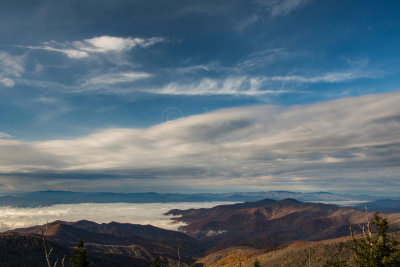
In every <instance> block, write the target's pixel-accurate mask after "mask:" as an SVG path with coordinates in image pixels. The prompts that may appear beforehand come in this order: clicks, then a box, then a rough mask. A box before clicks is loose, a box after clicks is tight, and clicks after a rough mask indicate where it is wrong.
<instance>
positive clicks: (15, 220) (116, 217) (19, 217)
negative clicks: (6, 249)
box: [0, 202, 232, 232]
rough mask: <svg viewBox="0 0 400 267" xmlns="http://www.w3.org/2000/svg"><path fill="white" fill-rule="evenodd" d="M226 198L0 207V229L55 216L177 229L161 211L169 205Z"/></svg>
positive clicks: (38, 222) (176, 206)
mask: <svg viewBox="0 0 400 267" xmlns="http://www.w3.org/2000/svg"><path fill="white" fill-rule="evenodd" d="M221 204H232V203H227V202H206V203H150V204H129V203H113V204H95V203H83V204H63V205H53V206H48V207H38V208H12V207H4V206H3V207H0V232H2V231H7V230H12V229H15V228H25V227H31V226H35V225H41V224H46V223H47V222H53V221H56V220H62V221H69V222H76V221H79V220H90V221H94V222H97V223H110V222H112V221H116V222H121V223H134V224H143V225H146V224H151V225H154V226H156V227H160V228H164V229H169V230H178V227H179V226H181V225H183V224H182V223H174V222H173V221H172V220H171V218H173V216H170V215H169V216H166V215H164V213H166V212H168V211H170V210H171V209H190V208H211V207H214V206H217V205H221Z"/></svg>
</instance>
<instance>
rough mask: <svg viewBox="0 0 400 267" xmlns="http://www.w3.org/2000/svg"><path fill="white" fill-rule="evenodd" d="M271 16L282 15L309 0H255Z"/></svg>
mask: <svg viewBox="0 0 400 267" xmlns="http://www.w3.org/2000/svg"><path fill="white" fill-rule="evenodd" d="M257 2H258V3H259V4H261V5H262V6H263V7H264V8H265V9H266V10H267V11H268V12H269V13H270V14H271V17H278V16H284V15H287V14H289V13H290V12H292V11H293V10H295V9H297V8H299V7H301V6H303V5H305V4H306V3H307V2H309V0H257Z"/></svg>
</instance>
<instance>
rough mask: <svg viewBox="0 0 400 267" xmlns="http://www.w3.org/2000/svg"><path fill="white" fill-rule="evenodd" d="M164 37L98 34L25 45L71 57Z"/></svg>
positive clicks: (123, 48)
mask: <svg viewBox="0 0 400 267" xmlns="http://www.w3.org/2000/svg"><path fill="white" fill-rule="evenodd" d="M163 40H164V39H163V38H159V37H152V38H138V37H136V38H131V37H127V38H123V37H115V36H107V35H104V36H99V37H94V38H90V39H85V40H83V41H74V42H65V43H60V42H47V43H45V44H44V45H42V46H26V48H29V49H39V50H48V51H55V52H60V53H63V54H65V55H67V56H68V57H69V58H72V59H82V58H87V57H89V56H90V55H91V54H104V53H109V52H117V53H119V52H124V51H127V50H130V49H133V48H135V47H137V46H140V47H149V46H152V45H154V44H156V43H159V42H162V41H163Z"/></svg>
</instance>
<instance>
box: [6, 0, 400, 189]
mask: <svg viewBox="0 0 400 267" xmlns="http://www.w3.org/2000/svg"><path fill="white" fill-rule="evenodd" d="M0 7H1V8H0V34H1V36H2V38H1V40H0V96H1V97H0V115H1V119H0V133H1V134H0V146H1V147H0V154H1V155H0V158H1V159H2V161H3V163H1V164H0V172H1V174H0V175H1V177H2V178H0V183H1V186H2V189H1V190H3V191H7V190H37V189H66V190H67V189H68V190H83V191H85V190H101V191H103V190H111V191H146V190H151V189H154V190H151V191H160V192H170V191H174V192H175V191H232V190H238V191H246V190H251V191H253V190H269V189H270V190H275V189H284V190H285V189H288V190H298V191H310V190H311V191H312V190H321V189H324V190H326V191H329V190H331V191H353V190H358V191H360V192H366V191H369V190H372V189H374V190H379V192H388V191H390V190H392V191H391V192H398V189H399V177H398V174H397V173H398V167H397V166H399V164H398V163H399V161H398V159H399V156H398V155H399V154H398V153H399V150H397V149H398V148H397V146H398V142H400V140H398V138H397V135H399V134H397V135H396V134H394V133H396V131H397V133H399V129H400V127H399V120H398V119H396V118H398V117H399V114H400V113H399V107H398V106H400V104H397V103H400V102H396V100H398V97H399V96H398V95H399V82H400V78H399V77H400V75H399V69H400V68H399V67H400V60H399V59H400V52H399V49H398V48H399V45H400V30H399V29H400V27H399V26H400V25H399V23H400V18H399V16H398V14H399V12H400V4H399V3H398V1H384V2H382V1H317V0H272V1H271V0H253V1H249V0H246V1H244V0H243V1H172V0H171V1H160V0H159V1H152V0H150V1H124V0H121V1H117V2H116V1H110V0H103V1H75V0H73V1H34V2H32V1H23V0H21V1H3V2H2V3H1V4H0ZM356 108H357V110H355V109H356ZM321 109H323V110H321ZM343 110H345V111H347V112H348V113H343ZM296 116H299V118H297V119H294V117H296ZM348 118H353V119H354V120H355V121H349V120H348ZM324 121H325V122H327V123H328V125H325V124H323V122H324ZM383 121H385V124H384V125H382V123H381V122H383ZM300 122H303V124H300ZM378 122H379V123H378ZM358 124H360V125H359V128H357V129H354V128H353V127H355V125H358ZM304 125H308V128H307V127H306V126H304ZM367 129H368V131H369V132H365V131H366V130H367ZM337 130H340V131H339V132H337V133H336V135H334V134H333V133H335V132H336V131H337ZM161 133H163V134H161ZM297 134H298V135H297ZM341 134H342V135H343V136H341V138H339V137H338V136H340V135H341ZM346 134H347V135H346ZM274 136H275V137H274ZM285 136H286V137H285ZM355 136H358V137H359V138H355ZM360 136H361V137H362V138H361V137H360ZM273 137H274V138H273ZM278 137H279V138H281V139H279V140H278ZM284 137H285V138H286V139H285V138H284ZM268 138H270V139H268ZM282 138H283V139H282ZM302 138H303V139H302ZM355 139H357V140H355ZM139 140H140V141H139ZM300 140H303V142H304V144H307V145H304V146H302V145H301V144H300V143H301V142H300ZM313 140H314V142H313ZM315 140H319V142H321V143H323V144H324V145H318V146H317V145H316V144H315V143H316V141H315ZM257 142H258V143H257ZM349 142H350V143H351V142H353V145H352V146H351V145H349V144H348V143H349ZM256 144H258V145H256ZM289 144H292V145H293V147H290V145H289ZM259 149H261V150H262V151H259ZM1 150H2V151H3V152H1ZM267 152H268V153H267ZM10 153H11V154H12V155H11V156H10ZM100 154H101V155H103V156H104V157H101V156H100ZM159 154H163V155H159ZM267 154H268V155H267ZM107 155H108V156H107ZM208 160H210V161H211V162H208ZM284 161H286V163H285V164H283V163H282V162H284ZM371 162H374V164H371ZM239 165H243V166H242V167H241V168H239V167H238V166H239ZM344 165H345V166H344ZM232 166H236V167H237V168H232ZM246 166H247V167H246ZM366 166H370V167H371V168H373V171H371V170H366V169H365V168H366ZM338 168H340V172H338V171H337V169H338ZM249 169H251V171H250V170H249ZM330 170H332V171H330ZM335 170H336V171H335ZM94 181H95V182H94Z"/></svg>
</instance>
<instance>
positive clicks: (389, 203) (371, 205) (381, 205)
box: [354, 199, 400, 213]
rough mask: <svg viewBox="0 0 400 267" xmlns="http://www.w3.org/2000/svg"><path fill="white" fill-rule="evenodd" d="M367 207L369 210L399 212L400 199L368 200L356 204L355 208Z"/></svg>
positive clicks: (362, 208)
mask: <svg viewBox="0 0 400 267" xmlns="http://www.w3.org/2000/svg"><path fill="white" fill-rule="evenodd" d="M365 207H367V209H368V210H369V211H378V212H381V213H398V212H400V199H378V200H375V201H372V202H366V203H362V204H358V205H355V206H354V208H356V209H360V210H364V209H365Z"/></svg>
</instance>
